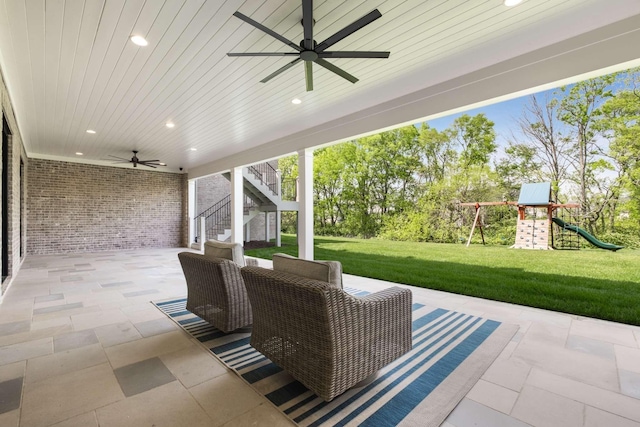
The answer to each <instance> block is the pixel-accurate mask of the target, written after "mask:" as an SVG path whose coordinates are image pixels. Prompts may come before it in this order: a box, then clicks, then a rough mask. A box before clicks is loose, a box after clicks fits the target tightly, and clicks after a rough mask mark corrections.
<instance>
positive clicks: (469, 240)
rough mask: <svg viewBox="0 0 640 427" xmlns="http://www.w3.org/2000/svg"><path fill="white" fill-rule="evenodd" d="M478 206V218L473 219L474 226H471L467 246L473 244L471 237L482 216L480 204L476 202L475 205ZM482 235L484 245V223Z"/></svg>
mask: <svg viewBox="0 0 640 427" xmlns="http://www.w3.org/2000/svg"><path fill="white" fill-rule="evenodd" d="M473 207H474V208H476V218H475V219H474V220H473V226H471V233H469V239H468V240H467V248H468V247H469V245H470V244H471V237H473V232H474V230H475V229H476V224H477V223H478V218H480V204H479V203H476V204H475V205H474V206H473ZM479 228H480V235H481V236H482V244H483V245H484V244H485V243H484V232H483V231H482V225H480V227H479Z"/></svg>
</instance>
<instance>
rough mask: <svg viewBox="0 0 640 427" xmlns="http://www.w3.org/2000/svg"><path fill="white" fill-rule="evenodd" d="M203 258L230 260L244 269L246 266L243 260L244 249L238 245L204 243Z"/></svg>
mask: <svg viewBox="0 0 640 427" xmlns="http://www.w3.org/2000/svg"><path fill="white" fill-rule="evenodd" d="M204 256H205V257H207V258H224V259H230V260H231V261H233V262H235V263H236V264H238V265H239V266H240V267H244V266H245V265H246V263H245V260H244V248H243V247H242V245H241V244H240V243H227V242H219V241H217V240H207V241H206V242H205V243H204Z"/></svg>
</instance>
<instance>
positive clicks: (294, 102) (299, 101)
mask: <svg viewBox="0 0 640 427" xmlns="http://www.w3.org/2000/svg"><path fill="white" fill-rule="evenodd" d="M291 103H292V104H296V105H298V104H302V101H301V100H300V99H298V98H293V99H292V100H291Z"/></svg>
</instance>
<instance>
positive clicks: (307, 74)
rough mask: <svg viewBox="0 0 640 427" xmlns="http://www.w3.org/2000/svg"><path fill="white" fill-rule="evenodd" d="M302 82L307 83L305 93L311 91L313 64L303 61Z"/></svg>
mask: <svg viewBox="0 0 640 427" xmlns="http://www.w3.org/2000/svg"><path fill="white" fill-rule="evenodd" d="M304 80H305V82H306V83H307V92H311V91H312V90H313V62H311V61H304Z"/></svg>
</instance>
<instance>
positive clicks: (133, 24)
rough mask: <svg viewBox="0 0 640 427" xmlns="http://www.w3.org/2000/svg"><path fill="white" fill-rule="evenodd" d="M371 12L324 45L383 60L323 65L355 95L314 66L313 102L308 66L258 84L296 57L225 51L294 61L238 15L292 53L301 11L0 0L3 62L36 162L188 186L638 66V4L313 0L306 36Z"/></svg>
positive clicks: (276, 6)
mask: <svg viewBox="0 0 640 427" xmlns="http://www.w3.org/2000/svg"><path fill="white" fill-rule="evenodd" d="M374 8H378V9H379V10H380V12H381V13H382V18H380V19H378V20H377V21H375V22H374V23H372V24H370V25H368V26H366V27H364V28H363V29H361V30H359V31H358V32H356V33H355V34H353V35H351V36H350V37H348V38H346V39H344V40H342V41H341V42H339V43H338V44H336V45H335V46H333V47H332V49H331V50H388V51H391V56H390V58H389V59H333V60H330V61H331V62H333V63H334V64H336V65H338V66H339V67H341V68H343V69H345V70H346V71H348V72H349V73H351V74H353V75H355V76H356V77H358V78H359V79H360V81H359V82H358V83H357V84H351V83H349V82H347V81H346V80H344V79H342V78H341V77H339V76H337V75H335V74H333V73H331V72H328V71H327V70H325V69H323V68H321V67H318V66H315V67H314V86H315V90H314V91H313V92H305V85H304V71H303V66H302V65H301V64H298V65H297V66H295V67H293V68H291V69H289V70H288V71H286V72H285V73H283V74H281V75H280V76H278V77H276V78H275V79H273V80H271V81H270V82H268V83H266V84H264V83H260V82H259V81H260V80H261V79H262V78H264V77H266V76H267V75H268V74H270V73H271V72H273V71H275V70H276V69H278V68H279V67H281V66H282V65H284V64H286V63H287V62H289V61H291V59H292V58H290V57H252V58H247V57H242V58H230V57H227V56H226V53H227V52H249V51H290V48H289V47H287V46H286V45H284V44H283V43H281V42H279V41H277V40H275V39H274V38H272V37H270V36H269V35H267V34H265V33H263V32H261V31H259V30H257V29H255V28H253V27H252V26H250V25H249V24H247V23H245V22H243V21H241V20H240V19H238V18H235V17H233V16H232V14H233V12H235V11H236V10H239V11H240V12H242V13H244V14H245V15H247V16H249V17H251V18H252V19H254V20H256V21H258V22H260V23H262V24H264V25H265V26H267V27H269V28H271V29H273V30H275V31H276V32H279V33H281V34H282V35H283V36H285V37H287V38H289V39H290V40H292V41H294V42H296V43H297V42H299V41H300V40H301V39H302V26H301V25H300V20H301V16H302V11H301V6H300V1H299V0H247V1H241V0H226V1H223V0H209V1H205V0H146V1H145V0H66V1H65V0H0V66H1V68H2V72H3V75H4V78H5V81H6V83H7V86H8V89H9V93H10V96H11V99H12V103H13V106H14V110H15V113H16V116H17V120H18V124H19V128H20V132H21V135H22V138H23V140H24V144H25V148H26V151H27V154H28V155H29V156H30V157H41V158H55V159H61V160H71V161H83V162H90V163H101V161H102V160H101V159H106V158H108V157H109V155H115V156H119V157H130V155H131V154H130V150H133V149H137V150H139V151H140V153H139V154H138V156H139V157H140V158H141V159H149V158H153V159H160V160H161V161H164V162H166V163H167V164H168V167H169V170H177V168H178V167H182V168H184V169H185V170H186V171H189V175H190V178H191V177H196V176H202V175H205V174H208V173H212V172H217V171H220V170H222V169H225V168H228V167H230V166H233V165H238V164H242V163H243V162H245V163H248V162H251V161H258V160H261V159H265V158H268V157H274V156H277V155H282V154H286V153H288V152H291V151H294V150H297V149H301V148H305V147H310V146H312V144H313V145H317V144H323V143H328V142H331V141H335V140H338V139H345V138H348V137H352V136H354V135H356V134H362V133H366V132H370V131H374V130H377V129H380V128H383V127H387V126H391V125H395V124H398V123H404V122H411V121H412V120H418V119H421V118H424V117H427V116H431V115H434V114H438V113H441V112H443V111H447V110H451V109H454V108H458V107H462V106H464V105H469V104H471V103H474V102H479V101H482V100H483V99H489V98H495V97H497V96H502V95H506V94H507V92H514V91H518V90H526V89H528V88H530V87H533V86H539V85H542V84H545V83H549V82H551V81H557V80H558V79H559V78H566V77H571V76H575V75H576V74H580V73H583V72H590V71H593V69H594V67H598V68H602V67H604V66H610V65H616V64H618V63H619V62H622V61H627V60H633V59H637V58H638V57H640V52H639V50H638V47H637V46H638V44H634V45H632V44H628V45H626V46H623V47H621V48H615V46H618V45H619V44H621V43H629V40H635V38H637V37H638V34H637V33H638V32H639V31H638V28H640V1H639V0H525V1H524V2H523V3H522V4H520V5H518V6H516V7H513V8H507V7H505V6H503V4H502V0H404V1H403V0H388V1H384V0H350V1H348V2H347V1H337V0H317V1H315V2H314V18H315V19H316V25H315V28H314V31H315V34H314V38H315V39H316V40H317V41H318V42H320V41H322V40H324V39H326V38H327V37H328V36H330V35H332V34H333V33H335V32H336V31H338V30H339V29H341V28H343V27H344V26H346V25H348V24H349V23H351V22H353V21H355V20H356V19H358V18H360V17H361V16H363V15H365V14H367V13H368V12H370V11H371V10H373V9H374ZM132 34H141V35H144V36H145V37H146V38H147V40H148V41H149V45H148V46H147V47H138V46H136V45H134V44H132V43H131V42H130V40H129V37H130V36H131V35H132ZM616 43H617V44H616ZM612 46H614V48H612ZM518 61H520V62H518ZM545 61H546V62H545ZM554 61H555V62H554ZM536 67H538V68H536ZM534 70H537V71H535V72H534ZM483 73H484V74H483ZM501 75H502V76H504V80H503V81H504V83H502V81H501V80H500V79H496V77H498V76H501ZM490 77H491V79H490ZM483 81H484V83H483ZM509 82H512V84H511V85H510V84H509ZM296 97H298V98H300V99H301V100H302V101H303V103H302V104H301V105H293V104H291V102H290V101H291V99H293V98H296ZM478 97H480V98H478ZM418 100H420V102H418ZM429 100H430V101H429ZM436 101H437V102H436ZM167 121H171V122H173V123H175V125H176V126H175V128H173V129H168V128H166V127H165V123H166V122H167ZM87 129H94V130H95V131H96V132H97V133H96V134H94V135H90V134H87V133H86V130H87ZM191 148H196V149H197V151H191V150H190V149H191ZM76 152H82V153H84V155H83V156H82V157H79V156H76V155H75V153H76Z"/></svg>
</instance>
